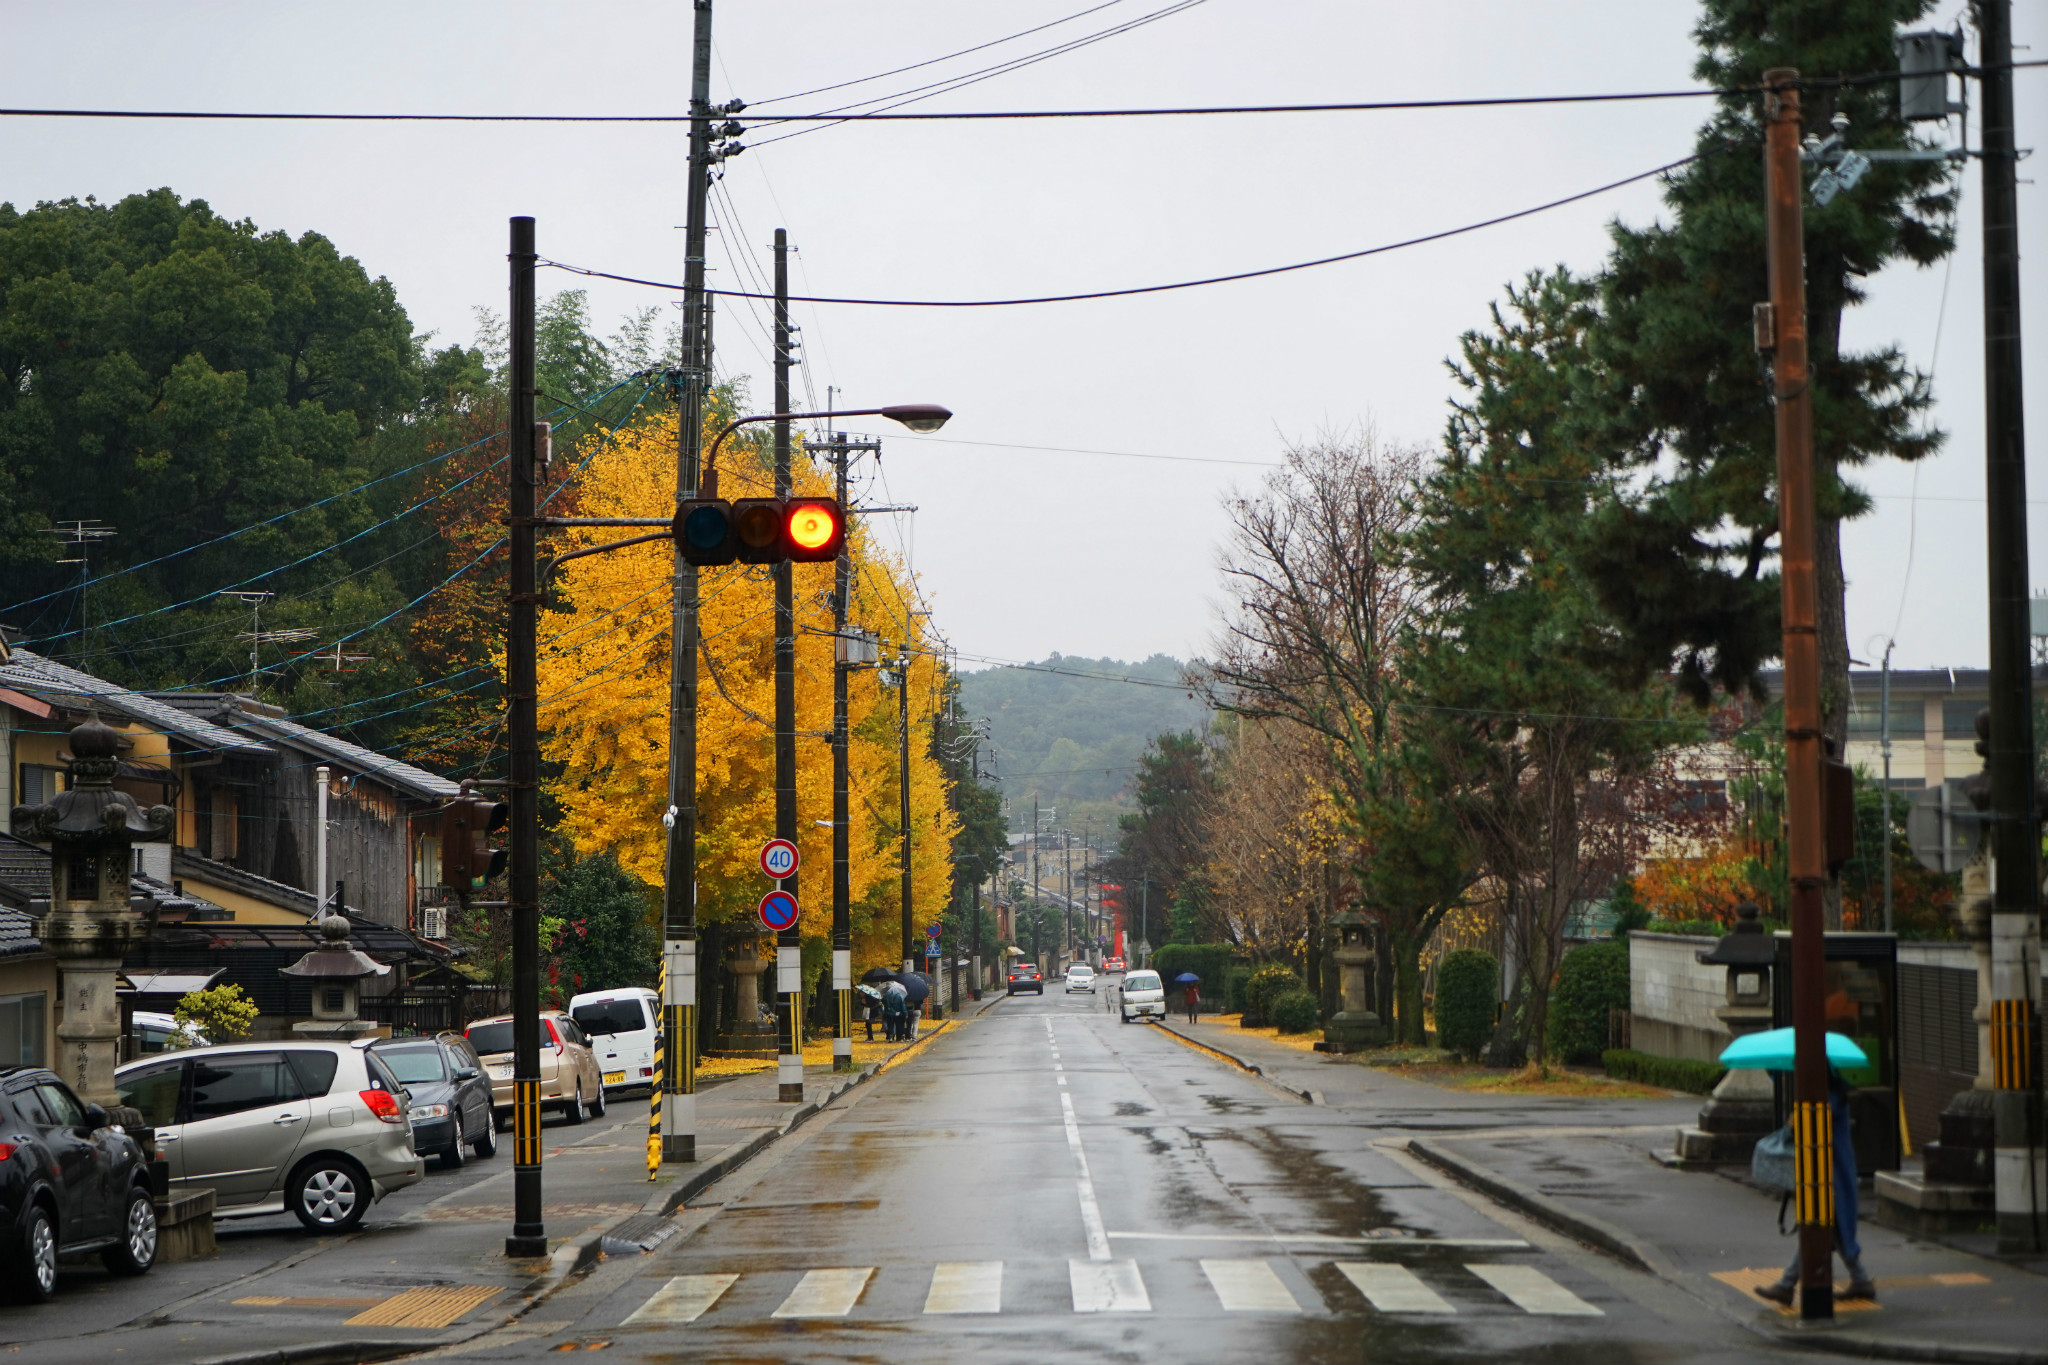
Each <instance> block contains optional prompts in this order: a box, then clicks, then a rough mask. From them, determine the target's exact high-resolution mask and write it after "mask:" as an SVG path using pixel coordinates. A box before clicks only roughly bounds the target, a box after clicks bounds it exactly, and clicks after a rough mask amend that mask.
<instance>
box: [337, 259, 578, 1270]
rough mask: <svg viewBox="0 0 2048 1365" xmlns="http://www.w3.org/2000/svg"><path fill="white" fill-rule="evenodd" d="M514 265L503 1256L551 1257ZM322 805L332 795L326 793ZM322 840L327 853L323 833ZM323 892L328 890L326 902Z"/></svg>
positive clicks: (525, 460) (524, 382) (532, 479)
mask: <svg viewBox="0 0 2048 1365" xmlns="http://www.w3.org/2000/svg"><path fill="white" fill-rule="evenodd" d="M510 259H511V262H512V286H511V287H512V302H511V315H510V317H509V319H508V323H507V325H508V331H509V338H508V339H509V341H510V350H511V354H510V357H509V358H510V361H511V374H510V375H509V377H508V385H507V387H508V392H507V394H506V397H507V399H508V400H509V401H510V403H511V412H510V415H509V416H508V417H507V419H506V431H507V434H508V437H509V440H508V442H507V444H508V445H509V447H510V449H509V452H508V458H507V459H506V461H505V471H506V472H505V481H506V486H507V488H508V490H509V494H510V505H511V516H510V517H509V518H508V520H509V521H510V522H511V526H510V537H509V538H510V540H511V595H510V607H511V611H510V616H509V618H508V621H507V625H506V631H505V729H506V735H507V745H506V748H507V758H508V760H509V770H510V775H511V781H510V783H509V784H508V786H507V789H506V793H505V794H506V797H507V801H508V805H509V806H510V811H509V816H510V820H509V823H510V831H511V838H510V839H509V840H508V842H509V844H510V847H509V849H508V850H507V852H508V854H509V855H510V856H509V858H508V860H507V861H508V863H509V870H510V872H511V884H510V888H509V895H510V900H511V904H510V906H509V907H508V909H509V910H510V911H511V918H512V1235H511V1236H510V1237H507V1238H506V1239H505V1254H506V1255H507V1256H515V1257H516V1256H545V1255H547V1254H548V1234H547V1227H546V1225H545V1223H543V1222H542V1218H541V1188H540V1159H541V1141H540V715H539V711H538V704H539V698H538V692H539V690H540V682H539V668H538V664H537V662H536V659H535V649H536V648H537V639H538V634H539V625H540V593H539V591H538V590H537V588H538V584H537V581H536V575H535V565H534V559H533V555H534V534H535V528H534V512H535V510H536V502H537V500H538V499H537V496H536V495H537V493H538V491H539V485H540V482H541V479H542V478H543V477H544V476H543V474H542V471H541V469H540V467H539V462H538V461H537V460H536V458H535V452H534V434H535V433H534V429H533V396H534V388H535V383H536V381H535V378H534V356H533V347H534V318H533V271H534V261H535V252H534V236H533V219H531V218H514V219H513V220H512V251H511V256H510ZM321 795H322V796H323V797H324V796H325V795H326V785H325V784H324V783H323V784H322V786H321ZM320 837H321V843H322V847H323V848H324V847H325V844H326V838H327V831H326V830H325V829H324V828H323V829H322V830H321V831H320ZM322 879H323V880H324V879H325V874H324V873H323V874H322ZM326 892H327V888H326V887H324V886H323V887H321V888H320V892H319V894H320V895H322V896H324V895H325V894H326ZM336 909H337V911H338V910H339V909H340V907H338V906H337V907H336Z"/></svg>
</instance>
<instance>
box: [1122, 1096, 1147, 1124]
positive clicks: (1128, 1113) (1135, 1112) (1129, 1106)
mask: <svg viewBox="0 0 2048 1365" xmlns="http://www.w3.org/2000/svg"><path fill="white" fill-rule="evenodd" d="M1151 1112H1152V1111H1151V1110H1150V1109H1149V1108H1147V1107H1146V1106H1144V1105H1142V1104H1137V1103H1134V1102H1133V1101H1131V1100H1118V1101H1117V1102H1116V1116H1117V1117H1118V1118H1120V1119H1134V1118H1137V1117H1138V1116H1139V1115H1140V1114H1149V1113H1151Z"/></svg>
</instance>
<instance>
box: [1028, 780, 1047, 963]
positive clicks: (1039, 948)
mask: <svg viewBox="0 0 2048 1365" xmlns="http://www.w3.org/2000/svg"><path fill="white" fill-rule="evenodd" d="M1044 919H1045V907H1044V906H1043V905H1041V904H1040V903H1039V895H1038V797H1037V795H1036V794H1035V793H1034V794H1033V796H1032V798H1031V955H1032V956H1033V957H1035V958H1037V959H1038V960H1039V961H1038V965H1039V969H1040V970H1041V971H1043V970H1044V968H1045V932H1044V929H1043V924H1042V922H1043V921H1044Z"/></svg>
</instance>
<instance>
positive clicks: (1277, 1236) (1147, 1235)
mask: <svg viewBox="0 0 2048 1365" xmlns="http://www.w3.org/2000/svg"><path fill="white" fill-rule="evenodd" d="M1109 1235H1110V1236H1111V1237H1126V1238H1130V1239H1132V1240H1135V1241H1144V1242H1284V1243H1288V1244H1290V1245H1294V1244H1300V1243H1308V1242H1321V1243H1324V1244H1326V1245H1329V1246H1342V1247H1355V1246H1366V1247H1500V1248H1502V1249H1504V1250H1513V1249H1515V1248H1521V1247H1527V1246H1528V1245H1529V1244H1528V1243H1527V1242H1525V1241H1523V1240H1522V1239H1521V1238H1519V1237H1336V1236H1332V1235H1331V1234H1329V1233H1327V1232H1112V1233H1110V1234H1109Z"/></svg>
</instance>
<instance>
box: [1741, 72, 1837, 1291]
mask: <svg viewBox="0 0 2048 1365" xmlns="http://www.w3.org/2000/svg"><path fill="white" fill-rule="evenodd" d="M1799 133H1800V124H1799V73H1798V72H1797V71H1795V70H1791V69H1789V68H1785V67H1779V68H1776V69H1774V70H1770V71H1766V72H1765V73H1764V211H1765V217H1766V222H1767V227H1768V237H1767V242H1768V245H1767V248H1766V249H1767V251H1768V254H1769V257H1770V289H1771V299H1770V302H1769V303H1767V304H1764V305H1763V306H1762V307H1760V308H1759V309H1758V317H1757V328H1756V331H1757V342H1758V344H1759V345H1761V346H1763V347H1765V349H1767V350H1768V351H1769V352H1770V356H1771V380H1772V397H1773V399H1774V400H1775V403H1776V406H1777V445H1778V562H1779V578H1780V583H1781V586H1782V589H1783V608H1782V610H1783V615H1784V627H1785V643H1784V656H1785V807H1786V812H1787V814H1788V816H1789V825H1790V829H1789V843H1790V858H1789V860H1790V864H1791V867H1790V871H1791V883H1792V906H1791V912H1792V913H1791V918H1792V982H1791V986H1792V1027H1793V1030H1794V1034H1795V1042H1794V1058H1793V1105H1792V1110H1793V1113H1792V1132H1793V1142H1794V1144H1795V1147H1796V1150H1797V1176H1796V1188H1795V1190H1794V1194H1795V1196H1796V1197H1795V1203H1796V1204H1797V1206H1798V1215H1799V1302H1800V1316H1801V1317H1803V1318H1806V1319H1808V1320H1813V1319H1832V1318H1833V1317H1834V1314H1835V1300H1834V1253H1835V1206H1834V1194H1835V1180H1834V1143H1833V1133H1832V1127H1831V1123H1830V1118H1831V1115H1832V1111H1831V1109H1830V1108H1829V1105H1828V1065H1827V1042H1826V1027H1827V1019H1826V1016H1825V1015H1824V1013H1823V982H1824V964H1825V957H1826V944H1825V941H1824V939H1823V937H1822V936H1823V934H1824V933H1825V930H1826V926H1825V923H1824V908H1823V903H1822V902H1823V898H1824V896H1825V893H1826V889H1827V853H1826V850H1825V849H1824V847H1823V846H1822V840H1823V823H1822V818H1821V710H1820V640H1819V625H1818V610H1817V606H1818V603H1817V596H1816V592H1815V584H1814V561H1815V534H1814V505H1813V491H1814V490H1813V389H1812V383H1811V374H1810V372H1809V370H1808V368H1807V362H1806V255H1805V246H1806V244H1805V216H1804V206H1805V196H1806V187H1805V183H1804V180H1803V178H1802V176H1801V174H1800V162H1799Z"/></svg>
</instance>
